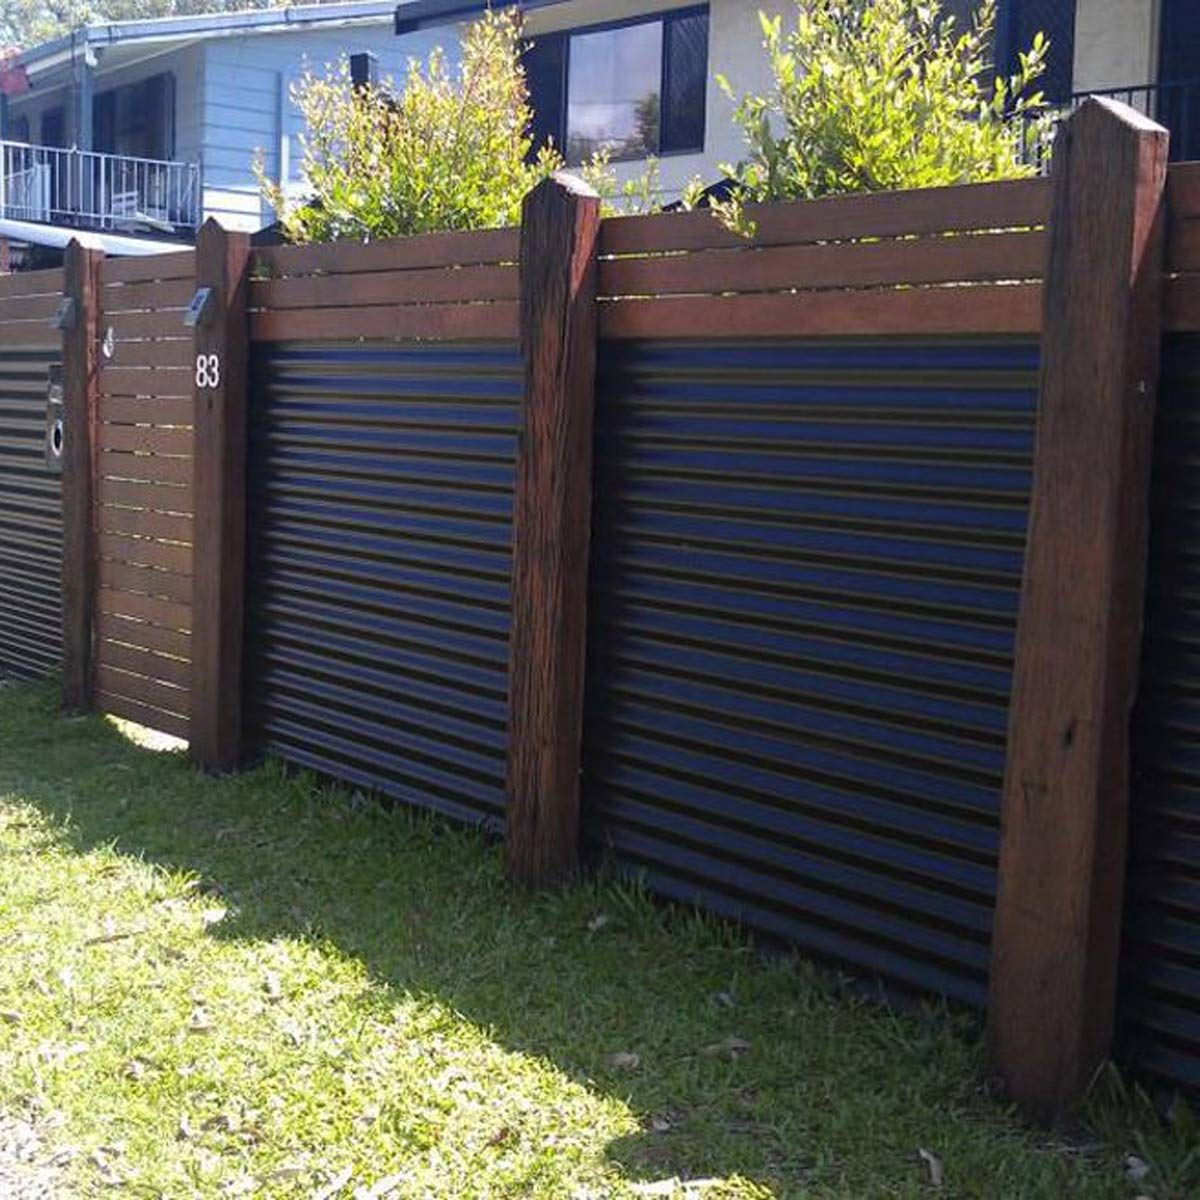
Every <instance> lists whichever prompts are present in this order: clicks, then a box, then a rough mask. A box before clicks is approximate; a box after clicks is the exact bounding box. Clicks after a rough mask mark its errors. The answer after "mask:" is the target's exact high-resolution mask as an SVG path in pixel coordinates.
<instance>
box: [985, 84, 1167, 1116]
mask: <svg viewBox="0 0 1200 1200" xmlns="http://www.w3.org/2000/svg"><path fill="white" fill-rule="evenodd" d="M1167 148H1168V137H1167V133H1166V131H1165V130H1164V129H1162V128H1161V127H1160V126H1158V125H1155V124H1153V123H1152V122H1149V121H1147V120H1146V119H1145V118H1144V117H1142V116H1140V115H1139V114H1138V113H1136V112H1134V111H1133V110H1132V109H1130V108H1128V107H1126V106H1124V105H1118V104H1114V103H1111V102H1109V101H1106V100H1097V99H1093V100H1089V101H1088V102H1087V103H1085V104H1084V105H1083V107H1082V108H1080V109H1079V111H1078V112H1077V113H1076V114H1075V115H1074V116H1073V117H1072V118H1071V119H1070V120H1069V121H1068V122H1067V123H1066V124H1065V126H1064V127H1063V130H1062V132H1061V133H1060V135H1059V138H1058V141H1057V142H1056V144H1055V156H1054V186H1055V194H1054V210H1053V215H1052V217H1051V222H1050V236H1051V252H1050V262H1049V270H1048V274H1047V279H1046V286H1045V302H1044V313H1045V315H1044V329H1043V335H1042V378H1041V389H1040V396H1039V407H1038V426H1037V441H1036V450H1035V459H1034V479H1033V494H1032V499H1031V507H1030V522H1029V532H1028V544H1027V549H1026V558H1025V570H1024V577H1023V584H1022V593H1021V608H1020V619H1019V622H1018V630H1017V644H1016V661H1015V665H1014V675H1013V689H1012V700H1011V706H1010V710H1009V740H1008V758H1007V764H1006V774H1005V787H1004V800H1003V810H1002V822H1001V847H1000V864H999V884H998V897H997V906H996V918H995V930H994V940H993V950H992V955H993V957H992V970H991V997H990V1007H989V1020H990V1038H991V1047H992V1055H993V1061H994V1063H995V1066H996V1068H997V1069H998V1071H999V1073H1000V1075H1001V1077H1002V1078H1003V1080H1004V1082H1005V1084H1006V1085H1007V1088H1008V1091H1009V1093H1010V1094H1011V1095H1012V1097H1013V1098H1014V1099H1015V1100H1016V1101H1017V1102H1018V1103H1020V1104H1021V1105H1022V1106H1023V1107H1024V1108H1025V1109H1026V1110H1027V1111H1029V1112H1031V1113H1033V1114H1034V1115H1036V1116H1038V1117H1042V1118H1047V1119H1049V1118H1055V1117H1059V1116H1061V1115H1063V1114H1064V1113H1065V1112H1066V1111H1068V1110H1069V1108H1070V1107H1071V1106H1072V1105H1073V1104H1074V1103H1075V1102H1076V1101H1077V1100H1078V1099H1079V1098H1080V1097H1081V1096H1082V1094H1083V1092H1084V1091H1085V1089H1086V1088H1087V1086H1088V1084H1089V1082H1090V1080H1091V1078H1092V1076H1093V1074H1094V1072H1095V1070H1096V1069H1097V1067H1098V1066H1099V1065H1100V1064H1101V1062H1102V1061H1103V1060H1104V1058H1105V1056H1106V1055H1107V1053H1108V1049H1109V1044H1110V1041H1111V1037H1112V1028H1113V1016H1114V1002H1115V994H1116V972H1117V958H1118V943H1119V933H1120V926H1121V898H1122V887H1123V883H1124V874H1125V841H1126V822H1127V818H1128V806H1129V721H1130V712H1131V709H1132V706H1133V701H1134V696H1135V692H1136V684H1137V663H1138V655H1139V651H1140V640H1141V619H1142V595H1143V591H1144V586H1145V564H1146V545H1147V536H1148V507H1149V500H1148V494H1149V474H1150V447H1151V433H1152V429H1153V423H1154V398H1155V389H1156V386H1157V376H1158V364H1159V339H1160V332H1161V328H1160V327H1161V295H1162V263H1163V242H1164V237H1163V235H1164V216H1165V184H1166V164H1167Z"/></svg>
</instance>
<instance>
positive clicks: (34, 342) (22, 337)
mask: <svg viewBox="0 0 1200 1200" xmlns="http://www.w3.org/2000/svg"><path fill="white" fill-rule="evenodd" d="M0 346H3V347H4V349H5V350H61V348H62V334H61V333H60V332H59V331H58V330H57V329H52V328H51V327H50V323H49V322H48V321H4V322H0Z"/></svg>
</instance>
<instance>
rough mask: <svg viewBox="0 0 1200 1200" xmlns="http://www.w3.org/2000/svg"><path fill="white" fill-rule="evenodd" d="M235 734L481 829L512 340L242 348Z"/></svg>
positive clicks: (500, 705) (507, 534)
mask: <svg viewBox="0 0 1200 1200" xmlns="http://www.w3.org/2000/svg"><path fill="white" fill-rule="evenodd" d="M255 352H256V354H257V355H258V360H259V361H258V363H257V369H256V371H255V391H254V395H253V397H252V402H251V414H252V415H251V469H250V494H251V501H250V525H251V539H250V547H251V550H250V557H249V564H248V567H249V576H250V580H249V586H250V596H251V601H250V613H249V624H248V655H247V662H248V686H249V694H250V696H251V704H250V706H249V712H250V724H251V729H252V731H253V732H254V733H256V734H257V737H258V740H259V742H260V743H261V745H262V746H264V747H265V748H266V749H268V750H269V751H271V752H272V753H275V754H277V755H279V756H281V757H282V758H284V759H285V760H287V761H290V762H293V763H297V764H299V765H303V766H307V767H311V768H314V769H317V770H319V771H321V772H323V773H325V774H328V775H330V776H333V777H335V778H338V779H342V780H345V781H347V782H349V783H353V784H357V785H360V786H364V787H370V788H373V789H376V790H379V791H381V792H384V793H386V794H387V795H390V796H393V797H395V798H397V799H400V800H402V801H405V802H407V803H411V804H415V805H419V806H422V807H427V808H433V809H436V810H438V811H441V812H444V813H447V814H449V815H451V816H453V817H456V818H460V819H464V820H468V821H471V822H477V823H482V824H484V825H487V826H488V827H489V828H494V829H499V828H501V827H502V823H503V809H504V767H505V729H506V722H507V696H508V629H509V602H510V595H509V580H510V574H511V555H512V491H513V472H514V465H515V458H516V438H517V425H518V408H519V400H520V387H521V361H520V356H519V353H518V351H517V347H516V346H515V345H501V344H473V345H458V344H447V343H438V344H435V343H427V344H404V345H398V344H373V343H329V344H320V345H297V344H283V345H267V344H264V345H260V346H257V347H256V348H255Z"/></svg>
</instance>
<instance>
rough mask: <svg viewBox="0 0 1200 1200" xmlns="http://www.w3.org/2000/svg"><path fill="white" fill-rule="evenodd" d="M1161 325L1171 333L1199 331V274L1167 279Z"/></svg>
mask: <svg viewBox="0 0 1200 1200" xmlns="http://www.w3.org/2000/svg"><path fill="white" fill-rule="evenodd" d="M1163 326H1164V328H1166V329H1167V330H1168V331H1169V332H1171V333H1195V332H1200V275H1183V276H1181V277H1180V278H1179V279H1168V280H1167V285H1166V309H1165V312H1164V314H1163Z"/></svg>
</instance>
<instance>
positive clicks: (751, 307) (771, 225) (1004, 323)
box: [599, 179, 1050, 338]
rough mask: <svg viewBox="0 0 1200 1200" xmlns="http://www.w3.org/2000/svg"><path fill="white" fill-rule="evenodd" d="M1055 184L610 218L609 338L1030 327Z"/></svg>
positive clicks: (605, 259)
mask: <svg viewBox="0 0 1200 1200" xmlns="http://www.w3.org/2000/svg"><path fill="white" fill-rule="evenodd" d="M1049 203H1050V191H1049V187H1048V184H1047V182H1046V181H1045V180H1042V179H1031V180H1016V181H1010V182H1004V183H993V184H975V185H970V186H964V187H946V188H929V189H924V190H921V191H912V192H891V193H880V194H876V195H860V196H841V197H831V198H829V199H824V200H815V201H808V202H800V203H794V204H771V205H752V206H750V207H749V208H748V210H747V215H748V217H749V218H750V220H752V221H753V222H754V225H755V234H754V237H753V238H752V239H746V238H742V237H740V236H738V235H737V234H735V233H732V232H731V231H730V230H728V229H726V228H725V227H724V225H722V224H721V223H720V222H719V221H718V220H717V219H716V218H715V216H714V215H713V214H712V213H711V212H707V211H699V210H698V211H696V212H691V213H660V214H655V215H653V216H648V217H619V218H615V219H612V220H609V221H606V222H604V225H603V228H602V230H601V235H600V254H601V262H600V285H599V294H600V299H601V309H600V332H601V336H603V337H609V338H689V337H694V338H711V337H776V336H834V335H841V334H845V335H851V334H856V335H862V334H883V335H902V334H943V333H944V334H953V333H977V334H996V333H1002V334H1033V333H1036V332H1037V331H1038V328H1039V325H1040V294H1041V293H1040V279H1041V277H1042V274H1043V271H1044V267H1045V260H1046V235H1045V232H1044V226H1045V223H1046V221H1047V219H1048V216H1049Z"/></svg>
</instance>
